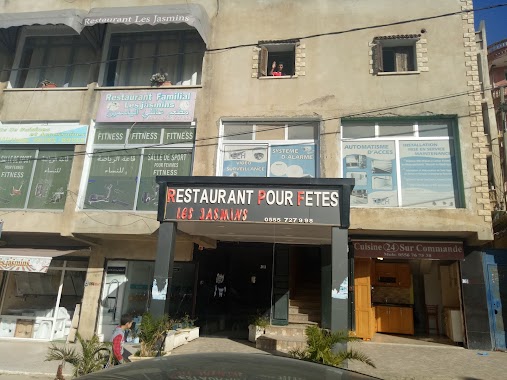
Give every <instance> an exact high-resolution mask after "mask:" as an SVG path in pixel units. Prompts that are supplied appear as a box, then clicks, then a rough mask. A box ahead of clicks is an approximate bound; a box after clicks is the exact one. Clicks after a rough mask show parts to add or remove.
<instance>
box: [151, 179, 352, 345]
mask: <svg viewBox="0 0 507 380" xmlns="http://www.w3.org/2000/svg"><path fill="white" fill-rule="evenodd" d="M157 182H158V183H159V184H160V185H161V186H160V201H159V214H158V220H159V221H160V222H161V224H160V229H159V240H158V246H157V257H156V261H155V271H154V283H153V290H152V292H151V311H152V312H153V313H155V314H162V313H164V312H167V311H168V310H170V309H171V308H172V307H174V306H172V301H171V300H170V299H169V298H168V297H165V296H164V295H165V292H164V289H165V288H166V287H167V286H168V285H167V284H169V287H170V284H171V283H172V282H174V275H173V273H174V272H173V269H172V268H173V266H174V265H175V264H174V262H173V260H174V259H173V257H172V253H171V252H172V249H173V248H172V247H173V246H174V238H175V235H176V231H177V230H178V231H182V232H184V233H187V234H189V235H192V236H201V237H203V238H209V239H213V240H216V241H217V242H218V243H217V247H216V249H202V248H201V249H199V248H197V249H196V250H195V251H194V261H195V262H196V264H197V265H198V278H197V290H196V316H197V317H198V318H199V321H198V323H199V324H200V325H201V327H202V328H203V333H217V332H218V333H227V334H228V335H229V336H235V337H241V333H239V334H236V331H238V330H241V331H243V332H245V331H247V329H246V326H247V325H248V320H249V318H251V317H252V316H258V315H264V316H265V317H267V318H268V319H269V322H270V323H271V324H272V325H287V324H289V323H292V321H293V318H294V314H298V313H297V310H298V306H296V304H297V303H298V302H299V308H301V309H306V310H308V309H307V308H305V306H309V307H311V308H313V309H312V310H311V311H312V312H311V313H307V314H306V315H304V316H303V317H304V318H307V320H306V321H300V322H312V321H311V320H309V319H315V321H314V323H321V324H322V325H323V326H326V327H329V328H331V329H333V330H341V329H348V328H349V324H350V323H349V310H350V308H349V299H348V278H349V259H348V254H347V244H348V233H347V232H348V231H347V228H348V226H349V200H350V191H351V189H352V187H353V183H354V181H353V180H351V179H348V180H343V179H313V178H297V179H295V178H252V177H246V178H242V177H234V178H232V177H158V178H157ZM304 302H308V303H311V304H312V305H303V304H302V303H304ZM294 311H296V312H295V313H294ZM298 317H300V316H299V314H298V316H297V317H296V318H298Z"/></svg>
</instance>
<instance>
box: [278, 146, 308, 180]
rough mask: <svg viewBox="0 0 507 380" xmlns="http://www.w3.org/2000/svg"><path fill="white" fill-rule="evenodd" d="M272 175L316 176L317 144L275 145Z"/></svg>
mask: <svg viewBox="0 0 507 380" xmlns="http://www.w3.org/2000/svg"><path fill="white" fill-rule="evenodd" d="M270 162H271V165H270V176H271V177H295V178H301V177H308V178H315V145H313V144H297V145H273V146H271V158H270Z"/></svg>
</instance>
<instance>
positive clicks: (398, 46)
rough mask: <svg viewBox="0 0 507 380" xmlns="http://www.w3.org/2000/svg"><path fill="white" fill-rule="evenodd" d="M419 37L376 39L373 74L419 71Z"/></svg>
mask: <svg viewBox="0 0 507 380" xmlns="http://www.w3.org/2000/svg"><path fill="white" fill-rule="evenodd" d="M419 38H420V36H419V35H403V36H385V37H375V38H374V40H373V48H372V51H373V54H372V56H373V57H372V58H373V72H374V73H375V74H378V73H403V72H413V71H417V69H418V67H417V54H416V44H417V41H418V40H419Z"/></svg>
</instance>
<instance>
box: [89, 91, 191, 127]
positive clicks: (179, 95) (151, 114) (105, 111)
mask: <svg viewBox="0 0 507 380" xmlns="http://www.w3.org/2000/svg"><path fill="white" fill-rule="evenodd" d="M196 96H197V93H196V92H195V91H191V90H163V89H157V90H139V91H104V92H102V93H101V97H100V103H99V110H98V112H97V117H96V121H97V122H103V123H124V122H129V123H130V122H138V123H139V122H142V123H150V122H184V123H187V122H192V121H194V110H195V99H196Z"/></svg>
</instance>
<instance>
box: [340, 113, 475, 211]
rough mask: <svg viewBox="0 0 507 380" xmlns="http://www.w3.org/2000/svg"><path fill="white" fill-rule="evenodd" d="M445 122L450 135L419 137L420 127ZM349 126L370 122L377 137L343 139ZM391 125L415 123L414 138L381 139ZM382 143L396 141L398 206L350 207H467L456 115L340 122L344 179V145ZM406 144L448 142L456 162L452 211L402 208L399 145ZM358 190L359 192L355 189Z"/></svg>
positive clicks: (341, 164) (453, 168)
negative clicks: (384, 130)
mask: <svg viewBox="0 0 507 380" xmlns="http://www.w3.org/2000/svg"><path fill="white" fill-rule="evenodd" d="M432 121H433V122H445V123H446V124H447V125H448V128H449V132H450V133H448V136H433V137H431V136H427V137H420V136H419V125H421V124H425V123H427V122H432ZM347 123H359V124H361V123H365V124H366V123H369V124H373V125H374V126H375V137H367V138H346V137H343V136H344V124H345V125H346V124H347ZM385 123H392V124H409V123H410V124H412V126H413V135H412V136H408V135H406V136H401V135H400V136H385V137H382V136H380V126H381V124H385ZM377 141H378V142H382V141H386V142H387V141H390V142H394V146H395V153H394V155H395V159H394V160H395V165H396V167H395V170H396V192H397V203H398V205H397V206H382V207H374V206H370V205H352V204H351V207H355V208H365V209H372V208H392V209H410V208H417V209H429V210H457V209H462V208H466V202H465V197H464V193H463V190H464V187H463V174H462V160H461V152H460V149H459V135H458V128H457V122H456V118H455V117H454V116H447V117H446V116H443V115H442V116H441V117H419V118H402V117H400V118H371V119H368V118H344V119H342V120H341V122H340V167H341V170H340V172H341V176H342V178H343V177H344V176H345V174H346V173H345V167H344V165H343V160H344V158H345V156H344V145H345V144H346V143H347V142H377ZM403 141H418V142H419V141H449V146H450V149H451V151H452V152H453V153H454V154H453V155H452V156H451V160H452V159H454V161H455V163H454V167H452V168H451V170H452V171H453V174H454V175H455V178H456V184H455V185H456V187H457V188H455V189H454V193H455V204H454V206H453V207H452V208H449V207H447V208H445V207H434V208H429V207H417V206H411V205H409V206H405V205H403V199H402V176H401V159H400V142H403ZM355 190H356V189H355Z"/></svg>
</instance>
